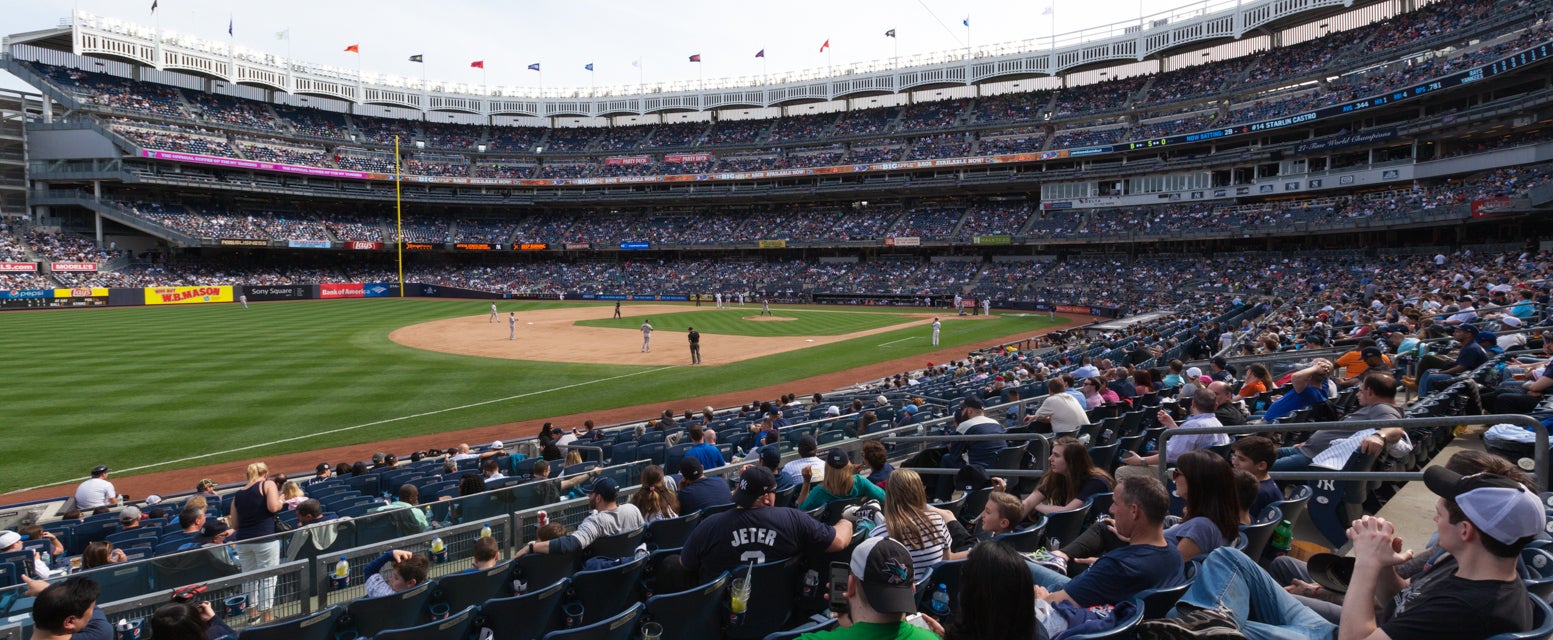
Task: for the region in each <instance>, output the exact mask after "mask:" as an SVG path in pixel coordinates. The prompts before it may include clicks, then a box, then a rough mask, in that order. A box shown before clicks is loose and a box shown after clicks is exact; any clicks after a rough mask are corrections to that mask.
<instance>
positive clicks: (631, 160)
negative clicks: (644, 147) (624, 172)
mask: <svg viewBox="0 0 1553 640" xmlns="http://www.w3.org/2000/svg"><path fill="white" fill-rule="evenodd" d="M649 162H652V158H649V157H647V156H615V157H613V158H605V159H604V164H647V163H649Z"/></svg>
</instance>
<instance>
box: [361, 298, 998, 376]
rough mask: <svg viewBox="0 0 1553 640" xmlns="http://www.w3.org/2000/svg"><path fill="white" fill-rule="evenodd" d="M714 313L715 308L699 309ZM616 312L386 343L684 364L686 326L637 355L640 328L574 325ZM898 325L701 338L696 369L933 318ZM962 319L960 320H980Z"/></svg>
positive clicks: (456, 328) (530, 356)
mask: <svg viewBox="0 0 1553 640" xmlns="http://www.w3.org/2000/svg"><path fill="white" fill-rule="evenodd" d="M693 311H696V309H695V308H694V307H686V306H682V305H666V304H653V305H630V306H624V307H621V314H622V315H624V316H625V317H628V318H637V317H639V318H643V319H645V320H648V321H651V320H652V318H653V316H654V315H663V314H666V313H685V312H693ZM705 311H706V312H715V311H716V310H715V309H710V308H708V309H705ZM613 313H614V310H613V308H612V307H609V306H588V307H571V308H564V309H544V310H535V311H523V312H520V313H518V327H517V339H516V340H509V339H508V330H509V327H508V326H507V315H506V314H505V313H503V314H501V317H500V319H499V320H500V321H499V322H494V323H493V322H490V318H489V314H480V315H473V316H466V317H462V318H449V319H446V320H436V321H432V322H423V323H420V324H414V325H410V326H407V327H404V328H402V329H397V330H395V331H393V332H392V333H390V334H388V338H389V339H390V340H393V341H394V342H397V343H399V344H402V345H404V346H407V347H413V348H416V349H425V350H427V351H439V352H442V353H455V354H459V355H466V356H479V357H483V358H507V359H511V360H535V361H540V362H578V363H588V364H622V365H674V364H685V363H686V361H687V358H688V355H687V354H688V351H687V349H688V347H687V346H686V340H685V327H675V326H655V327H654V331H653V339H652V351H649V352H643V351H642V350H641V346H642V333H641V331H640V330H639V329H636V328H630V329H616V328H605V327H586V326H579V325H578V324H577V322H578V321H581V320H597V319H601V318H608V317H610V316H611V315H612V314H613ZM900 317H901V318H902V321H901V322H899V323H896V324H893V325H890V326H885V327H878V328H874V329H866V330H863V331H855V332H852V333H847V334H839V335H807V336H805V335H800V336H741V335H728V334H716V335H712V334H705V335H704V337H702V339H701V353H702V364H707V365H716V364H727V363H730V362H739V361H742V360H748V359H751V358H759V357H762V356H769V355H772V354H777V353H785V352H788V351H793V350H796V349H803V348H806V347H814V346H819V345H823V344H830V343H834V342H841V341H843V340H851V339H853V338H861V337H864V336H870V335H874V334H879V333H885V332H890V331H896V330H899V329H902V328H906V327H910V326H913V325H921V326H922V336H921V337H922V340H924V341H926V340H928V331H929V329H928V328H927V326H926V323H927V322H929V321H930V320H931V319H932V318H933V317H934V314H933V313H932V312H931V311H924V312H923V313H904V314H900ZM979 317H980V316H974V317H968V318H961V319H960V320H965V319H971V318H979ZM741 319H742V320H747V321H753V322H770V321H794V320H796V318H791V317H784V316H780V315H778V316H746V317H744V318H741Z"/></svg>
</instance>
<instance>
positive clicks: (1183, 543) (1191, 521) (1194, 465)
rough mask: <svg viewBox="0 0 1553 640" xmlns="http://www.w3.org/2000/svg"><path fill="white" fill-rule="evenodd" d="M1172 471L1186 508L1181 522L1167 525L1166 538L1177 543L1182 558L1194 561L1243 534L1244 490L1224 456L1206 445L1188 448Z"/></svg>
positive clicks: (1177, 491) (1177, 460)
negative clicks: (1198, 447) (1241, 514)
mask: <svg viewBox="0 0 1553 640" xmlns="http://www.w3.org/2000/svg"><path fill="white" fill-rule="evenodd" d="M1170 475H1171V477H1173V478H1175V482H1176V492H1175V493H1176V496H1178V497H1180V498H1182V499H1184V500H1186V509H1185V510H1184V511H1183V512H1182V513H1183V515H1184V516H1185V517H1184V518H1183V519H1182V520H1181V523H1180V524H1177V525H1175V526H1173V527H1170V528H1168V529H1165V539H1166V540H1168V541H1170V542H1172V543H1175V545H1176V549H1178V550H1180V552H1181V559H1182V560H1185V561H1187V562H1191V561H1192V558H1195V557H1197V556H1198V554H1203V553H1208V552H1209V551H1213V550H1214V549H1217V548H1219V547H1222V546H1225V545H1228V544H1231V543H1233V542H1234V541H1235V539H1236V538H1238V537H1239V536H1240V494H1239V492H1238V491H1237V490H1236V488H1235V471H1234V468H1233V467H1231V466H1230V464H1229V462H1228V461H1226V460H1225V459H1224V456H1221V455H1219V454H1217V453H1214V452H1212V451H1208V450H1206V449H1197V450H1195V451H1188V452H1186V453H1183V454H1181V457H1179V458H1176V468H1175V469H1173V470H1171V472H1170Z"/></svg>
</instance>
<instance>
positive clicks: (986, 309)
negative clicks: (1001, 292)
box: [981, 298, 992, 316]
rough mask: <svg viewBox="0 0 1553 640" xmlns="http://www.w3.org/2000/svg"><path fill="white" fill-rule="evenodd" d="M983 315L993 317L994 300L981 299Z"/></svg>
mask: <svg viewBox="0 0 1553 640" xmlns="http://www.w3.org/2000/svg"><path fill="white" fill-rule="evenodd" d="M981 315H984V316H991V315H992V298H982V299H981Z"/></svg>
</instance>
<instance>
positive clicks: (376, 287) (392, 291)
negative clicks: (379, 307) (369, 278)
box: [361, 282, 399, 298]
mask: <svg viewBox="0 0 1553 640" xmlns="http://www.w3.org/2000/svg"><path fill="white" fill-rule="evenodd" d="M398 292H399V285H398V284H389V283H386V282H368V283H366V284H364V285H361V293H362V295H364V296H366V297H368V298H387V297H389V296H392V295H396V294H398Z"/></svg>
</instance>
